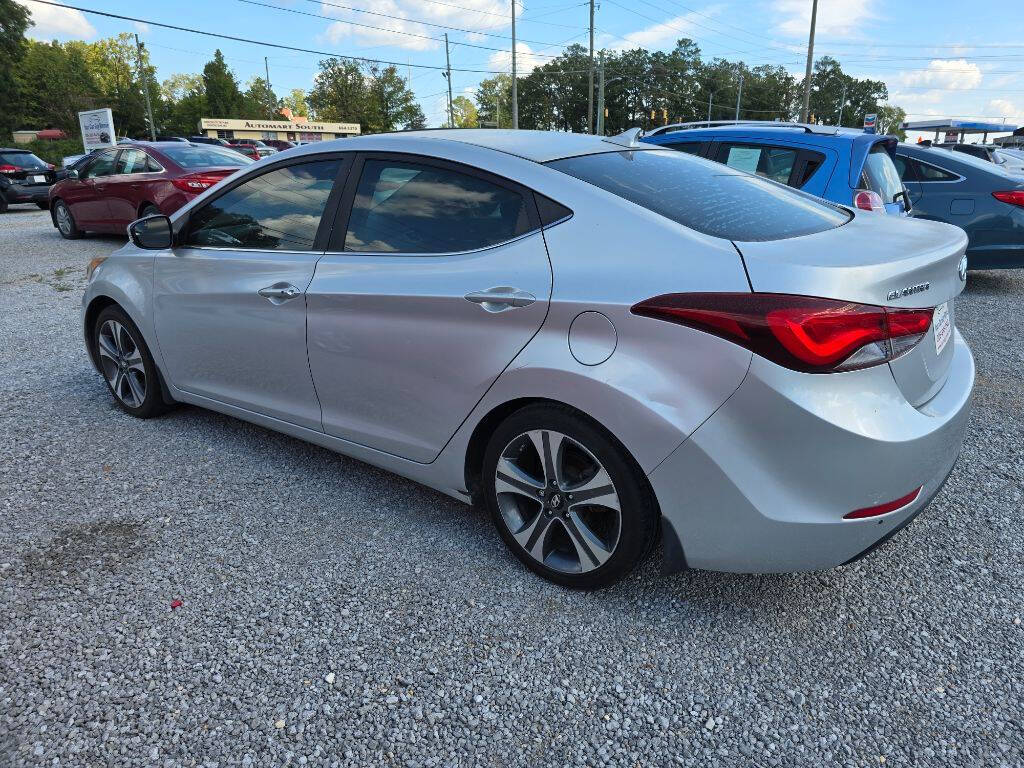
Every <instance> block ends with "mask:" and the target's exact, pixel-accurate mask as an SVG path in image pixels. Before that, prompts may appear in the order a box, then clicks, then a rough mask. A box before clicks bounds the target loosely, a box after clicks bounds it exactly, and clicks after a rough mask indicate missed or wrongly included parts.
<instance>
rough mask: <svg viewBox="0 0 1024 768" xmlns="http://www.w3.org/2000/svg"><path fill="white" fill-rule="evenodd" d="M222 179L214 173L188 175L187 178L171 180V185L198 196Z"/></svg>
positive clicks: (180, 177)
mask: <svg viewBox="0 0 1024 768" xmlns="http://www.w3.org/2000/svg"><path fill="white" fill-rule="evenodd" d="M223 178H224V176H223V175H221V174H214V173H190V174H189V175H187V176H179V177H178V178H176V179H171V184H173V185H174V186H176V187H177V188H178V189H180V190H181V191H183V192H188V193H190V194H193V195H198V194H199V193H200V192H202V191H203V190H206V189H209V188H210V187H212V186H213V185H214V184H216V183H217V182H219V181H221V180H222V179H223Z"/></svg>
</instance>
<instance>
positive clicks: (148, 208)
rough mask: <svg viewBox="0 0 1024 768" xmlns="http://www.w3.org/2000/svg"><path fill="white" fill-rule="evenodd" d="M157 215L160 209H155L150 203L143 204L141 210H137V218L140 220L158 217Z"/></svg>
mask: <svg viewBox="0 0 1024 768" xmlns="http://www.w3.org/2000/svg"><path fill="white" fill-rule="evenodd" d="M159 215H160V209H159V208H157V207H156V206H155V205H153V204H152V203H146V204H145V205H144V206H142V208H141V209H140V210H139V218H140V219H144V218H146V217H147V216H159Z"/></svg>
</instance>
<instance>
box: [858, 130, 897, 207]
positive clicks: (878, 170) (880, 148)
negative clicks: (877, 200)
mask: <svg viewBox="0 0 1024 768" xmlns="http://www.w3.org/2000/svg"><path fill="white" fill-rule="evenodd" d="M862 175H863V179H862V182H861V183H862V184H863V185H864V186H865V187H866V188H867V189H870V190H871V191H872V192H877V193H878V194H879V196H880V197H881V198H882V202H885V203H891V202H894V201H895V200H896V195H898V194H899V193H900V192H902V191H903V182H902V181H901V180H900V173H899V170H898V169H897V168H896V165H895V164H894V163H893V161H892V157H890V156H889V152H888V151H887V150H886V149H885V145H884V144H875V146H873V147H872V148H871V151H870V152H868V156H867V158H865V160H864V171H863V174H862Z"/></svg>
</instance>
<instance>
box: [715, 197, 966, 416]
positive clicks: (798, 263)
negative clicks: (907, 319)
mask: <svg viewBox="0 0 1024 768" xmlns="http://www.w3.org/2000/svg"><path fill="white" fill-rule="evenodd" d="M735 245H736V248H737V250H739V252H740V254H741V255H742V257H743V261H744V264H745V266H746V269H747V275H748V277H749V279H750V285H751V288H752V289H753V290H754V291H755V292H758V293H791V294H800V295H804V296H819V297H823V298H830V299H839V300H842V301H851V302H857V303H860V304H871V305H875V306H885V307H893V308H900V309H918V308H935V311H934V314H933V317H932V324H931V327H930V328H929V329H928V332H927V333H926V334H925V336H924V338H922V339H921V341H920V342H918V344H917V345H915V346H914V347H913V348H912V349H911V350H910V351H909V352H907V353H905V354H904V355H902V356H901V357H898V358H897V359H895V360H893V361H892V362H891V363H889V367H890V369H891V370H892V373H893V376H894V377H895V379H896V382H897V384H898V385H899V387H900V390H901V391H902V392H903V394H904V396H905V397H906V398H907V400H908V401H909V402H910V403H912V404H913V405H915V406H916V405H921V404H922V403H924V402H927V400H929V399H930V398H931V397H932V396H933V395H934V394H935V393H936V392H937V391H938V390H939V389H940V388H941V387H942V384H943V382H944V381H945V377H946V375H947V373H948V369H949V363H950V360H951V359H952V355H953V346H954V345H953V341H952V331H953V327H954V319H955V317H954V309H953V299H954V298H955V297H956V296H957V295H958V294H959V293H960V291H962V290H963V287H964V284H965V279H966V272H965V271H961V261H962V259H963V257H964V252H965V250H966V248H967V236H966V234H965V233H964V232H963V230H961V229H959V228H957V227H953V226H950V225H947V224H940V223H937V222H930V221H921V220H907V219H899V218H896V217H889V216H878V215H874V214H870V213H864V214H857V215H856V216H855V217H854V218H853V219H852V220H851V221H850V222H849V223H848V224H846V225H845V226H842V227H838V228H836V229H830V230H825V231H823V232H817V233H814V234H810V235H805V236H802V237H797V238H790V239H786V240H772V241H766V242H737V243H735Z"/></svg>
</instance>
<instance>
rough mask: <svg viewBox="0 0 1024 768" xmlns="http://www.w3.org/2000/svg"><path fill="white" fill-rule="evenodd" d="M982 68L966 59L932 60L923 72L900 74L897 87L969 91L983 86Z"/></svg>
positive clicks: (897, 77)
mask: <svg viewBox="0 0 1024 768" xmlns="http://www.w3.org/2000/svg"><path fill="white" fill-rule="evenodd" d="M981 78H982V73H981V68H980V67H979V66H978V65H977V64H974V63H973V62H969V61H967V60H966V59H932V61H930V62H928V66H927V67H926V68H924V69H923V70H917V71H914V72H900V73H899V74H898V75H897V76H896V82H897V83H898V86H897V87H907V86H912V87H918V88H921V87H924V88H936V89H940V90H942V89H944V90H968V89H971V88H977V87H978V86H979V85H981Z"/></svg>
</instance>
